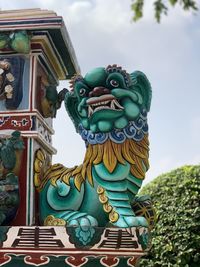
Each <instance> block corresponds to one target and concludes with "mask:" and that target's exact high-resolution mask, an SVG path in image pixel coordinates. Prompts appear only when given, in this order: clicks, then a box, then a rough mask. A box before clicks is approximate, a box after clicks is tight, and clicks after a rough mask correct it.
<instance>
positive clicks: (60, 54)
mask: <svg viewBox="0 0 200 267" xmlns="http://www.w3.org/2000/svg"><path fill="white" fill-rule="evenodd" d="M13 30H27V31H30V32H31V33H32V34H33V42H36V41H37V36H38V37H39V36H40V37H41V33H44V32H45V33H46V34H48V36H49V39H51V46H53V47H54V49H56V53H55V56H56V57H57V58H58V61H60V63H61V65H62V68H63V71H62V74H59V75H58V79H59V80H65V79H69V78H71V77H72V76H73V75H74V73H80V67H79V65H78V62H77V58H76V55H75V51H74V48H73V46H72V43H71V40H70V37H69V34H68V32H67V29H66V26H65V24H64V22H63V18H62V17H60V16H57V15H56V13H55V12H53V11H48V10H41V9H25V10H14V11H13V10H12V11H9V10H8V11H3V12H0V32H6V31H13Z"/></svg>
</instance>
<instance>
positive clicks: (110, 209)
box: [35, 65, 152, 227]
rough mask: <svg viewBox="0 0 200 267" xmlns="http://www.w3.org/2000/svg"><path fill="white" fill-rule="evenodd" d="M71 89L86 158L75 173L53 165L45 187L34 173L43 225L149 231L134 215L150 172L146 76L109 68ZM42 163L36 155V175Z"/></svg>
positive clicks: (69, 100)
mask: <svg viewBox="0 0 200 267" xmlns="http://www.w3.org/2000/svg"><path fill="white" fill-rule="evenodd" d="M71 87H72V90H71V91H68V92H67V93H66V96H65V106H66V109H67V112H68V114H69V116H70V118H71V119H72V121H73V123H74V125H75V128H76V131H77V132H78V133H79V134H80V135H81V137H82V139H83V140H84V141H85V144H86V154H85V158H84V160H83V163H82V164H81V165H80V166H76V167H74V168H66V167H64V166H63V165H61V164H55V165H52V166H51V167H49V168H48V170H47V171H46V172H45V173H44V175H43V177H42V180H41V182H38V176H37V174H36V177H35V178H36V180H37V182H36V186H37V188H38V190H39V191H40V207H41V209H40V215H41V221H42V223H43V224H44V225H67V226H100V227H104V226H106V225H108V224H109V225H110V224H111V225H113V226H117V227H137V226H143V227H148V222H147V220H146V218H145V217H142V216H136V214H135V212H134V210H133V203H134V200H135V198H136V194H137V193H138V190H139V189H140V187H141V185H142V181H143V179H144V177H145V173H146V171H147V170H148V168H149V163H148V152H149V141H148V125H147V112H148V111H149V109H150V103H151V95H152V91H151V86H150V83H149V81H148V79H147V77H146V76H145V75H144V74H143V73H142V72H140V71H135V72H133V73H131V74H128V73H127V72H126V71H125V70H123V69H122V68H121V67H119V66H117V65H112V66H110V65H109V66H108V67H107V68H95V69H93V70H92V71H90V72H88V73H87V74H86V75H85V77H82V76H80V75H76V76H75V77H73V78H72V81H71ZM43 160H44V156H43V153H42V151H41V150H39V151H37V155H36V161H35V165H36V166H35V169H36V170H37V169H38V168H37V166H40V164H41V162H42V161H43ZM38 173H39V172H38ZM38 175H39V174H38Z"/></svg>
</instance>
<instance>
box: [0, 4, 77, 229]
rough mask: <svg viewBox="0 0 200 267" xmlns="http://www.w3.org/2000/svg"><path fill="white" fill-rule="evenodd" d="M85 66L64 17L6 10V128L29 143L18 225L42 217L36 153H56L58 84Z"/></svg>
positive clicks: (2, 124)
mask: <svg viewBox="0 0 200 267" xmlns="http://www.w3.org/2000/svg"><path fill="white" fill-rule="evenodd" d="M79 71H80V70H79V66H78V63H77V60H76V56H75V53H74V50H73V47H72V44H71V41H70V38H69V35H68V33H67V30H66V27H65V24H64V22H63V19H62V17H60V16H57V15H56V13H54V12H52V11H48V10H41V9H28V10H14V11H4V12H1V13H0V134H1V136H5V135H7V136H9V135H10V133H11V132H13V131H20V132H21V135H22V137H23V141H24V146H25V148H24V150H23V156H22V158H21V162H22V166H21V168H20V174H19V188H20V189H19V190H20V202H19V203H20V204H19V207H18V212H17V214H16V217H15V219H14V220H13V221H12V225H35V224H36V223H38V222H37V213H38V209H37V202H38V201H37V193H36V191H35V187H34V184H33V175H34V170H33V168H34V164H33V161H34V154H35V151H36V150H37V149H38V148H42V149H43V151H44V152H45V154H46V160H47V161H48V162H49V163H50V162H51V157H52V155H53V154H55V153H56V149H55V148H54V147H53V146H52V140H51V139H52V135H53V134H54V130H53V127H52V118H53V117H55V116H56V111H57V109H58V108H59V107H60V105H61V101H62V98H63V95H62V92H61V93H60V94H58V92H57V90H56V87H57V86H58V84H59V80H65V79H69V78H70V77H71V76H72V75H74V73H75V72H79Z"/></svg>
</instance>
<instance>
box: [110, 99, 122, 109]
mask: <svg viewBox="0 0 200 267" xmlns="http://www.w3.org/2000/svg"><path fill="white" fill-rule="evenodd" d="M112 102H113V105H115V106H117V107H118V108H120V109H124V107H122V106H121V105H120V104H119V102H118V101H117V100H115V99H114V100H113V101H112Z"/></svg>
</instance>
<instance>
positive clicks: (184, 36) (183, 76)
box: [0, 0, 200, 183]
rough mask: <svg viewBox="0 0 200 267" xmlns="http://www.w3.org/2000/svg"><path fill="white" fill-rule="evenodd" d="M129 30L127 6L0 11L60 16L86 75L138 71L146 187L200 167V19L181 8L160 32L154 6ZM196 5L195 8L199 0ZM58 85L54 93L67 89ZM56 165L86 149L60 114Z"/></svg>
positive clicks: (64, 4)
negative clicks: (146, 84) (145, 97)
mask: <svg viewBox="0 0 200 267" xmlns="http://www.w3.org/2000/svg"><path fill="white" fill-rule="evenodd" d="M146 2H147V4H146V5H145V10H144V18H143V19H142V20H140V21H139V22H137V23H134V22H132V20H131V18H132V15H133V14H132V12H131V10H130V5H131V0H123V1H122V0H59V1H58V0H29V1H27V0H20V1H18V0H16V1H15V0H10V1H5V0H4V1H2V0H0V8H1V9H2V10H5V9H18V8H19V9H20V8H38V7H39V8H42V9H49V10H54V11H55V12H56V13H57V14H58V15H59V16H63V18H64V21H65V23H66V27H67V30H68V32H69V34H70V38H71V41H72V43H73V46H74V49H75V52H76V56H77V59H78V62H79V65H80V68H81V71H82V74H83V75H85V74H86V73H87V72H88V71H90V70H91V69H92V68H95V67H100V66H102V67H106V66H107V65H109V64H115V63H116V64H118V65H121V66H122V67H123V68H124V69H126V70H127V71H128V72H133V71H135V70H140V71H143V72H144V73H145V74H146V75H147V77H148V79H149V81H150V82H151V85H152V90H153V99H152V105H151V110H150V112H149V118H148V121H149V136H150V137H149V138H150V166H151V167H150V170H149V171H148V172H147V176H146V179H145V183H147V182H149V181H150V180H152V179H154V178H155V177H157V176H158V175H160V174H162V173H165V172H168V171H170V170H172V169H174V168H177V167H180V166H182V165H185V164H199V163H200V138H199V133H200V51H199V47H200V12H199V13H196V14H193V13H186V12H184V11H183V10H182V9H181V8H180V7H178V6H177V7H176V8H173V9H170V11H169V15H168V16H167V17H163V18H162V22H161V24H157V23H156V21H155V19H154V17H153V10H152V1H151V0H148V1H146ZM198 3H199V0H198ZM67 86H68V83H67V82H66V81H62V82H60V87H59V90H60V89H62V88H63V87H67ZM54 129H55V136H54V137H53V145H54V147H55V148H56V149H57V151H58V152H57V155H55V156H54V157H53V162H54V163H56V162H59V163H63V164H64V165H65V166H68V167H72V166H74V165H78V164H80V163H81V162H82V160H83V157H84V153H85V146H84V143H83V141H82V139H81V138H80V136H79V135H78V134H77V133H76V132H75V129H74V126H73V124H72V122H71V121H70V119H69V118H68V115H67V113H66V111H65V109H64V106H63V107H62V108H61V110H59V111H58V114H57V118H56V119H55V120H54Z"/></svg>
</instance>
